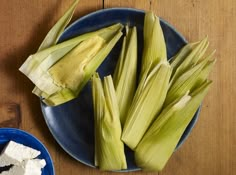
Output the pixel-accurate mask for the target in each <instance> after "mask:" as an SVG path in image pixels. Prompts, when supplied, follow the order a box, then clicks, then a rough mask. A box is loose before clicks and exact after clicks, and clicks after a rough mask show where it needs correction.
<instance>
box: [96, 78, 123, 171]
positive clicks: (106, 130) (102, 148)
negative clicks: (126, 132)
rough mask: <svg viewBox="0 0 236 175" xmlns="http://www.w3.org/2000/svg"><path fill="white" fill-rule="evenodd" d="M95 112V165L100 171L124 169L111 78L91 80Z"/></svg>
mask: <svg viewBox="0 0 236 175" xmlns="http://www.w3.org/2000/svg"><path fill="white" fill-rule="evenodd" d="M92 92H93V105H94V112H95V119H94V121H95V164H96V166H99V168H100V169H101V170H121V169H126V168H127V164H126V158H125V153H124V144H123V142H122V141H121V139H120V137H121V124H120V119H119V108H118V103H117V99H116V92H115V89H114V86H113V81H112V78H111V76H108V77H105V78H104V85H103V86H102V82H101V80H100V78H99V77H98V75H96V76H93V78H92Z"/></svg>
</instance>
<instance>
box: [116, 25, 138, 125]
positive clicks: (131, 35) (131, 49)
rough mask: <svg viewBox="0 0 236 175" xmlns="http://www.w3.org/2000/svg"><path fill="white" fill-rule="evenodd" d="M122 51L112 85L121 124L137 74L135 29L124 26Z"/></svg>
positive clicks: (128, 105)
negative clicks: (114, 90)
mask: <svg viewBox="0 0 236 175" xmlns="http://www.w3.org/2000/svg"><path fill="white" fill-rule="evenodd" d="M126 33H127V34H126V37H125V38H124V40H123V45H122V51H121V54H120V57H119V60H118V64H117V66H116V68H115V73H114V78H113V81H114V85H115V89H116V95H117V100H118V105H119V109H120V120H121V124H122V126H123V124H124V122H125V119H126V115H127V112H128V110H129V107H130V105H131V102H132V99H133V97H134V93H135V88H136V75H137V30H136V27H133V28H132V29H128V28H126Z"/></svg>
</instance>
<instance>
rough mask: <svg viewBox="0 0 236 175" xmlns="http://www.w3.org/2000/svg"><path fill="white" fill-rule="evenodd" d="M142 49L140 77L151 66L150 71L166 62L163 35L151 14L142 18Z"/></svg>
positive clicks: (154, 16) (158, 23) (156, 20)
mask: <svg viewBox="0 0 236 175" xmlns="http://www.w3.org/2000/svg"><path fill="white" fill-rule="evenodd" d="M143 35H144V48H143V57H142V67H141V77H142V75H143V73H144V72H145V70H146V69H148V68H149V67H150V65H151V69H152V68H153V67H155V65H157V64H158V63H159V62H160V61H166V60H167V51H166V44H165V39H164V35H163V32H162V28H161V25H160V21H159V18H158V17H157V16H156V15H155V14H154V13H153V12H147V13H146V14H145V18H144V31H143Z"/></svg>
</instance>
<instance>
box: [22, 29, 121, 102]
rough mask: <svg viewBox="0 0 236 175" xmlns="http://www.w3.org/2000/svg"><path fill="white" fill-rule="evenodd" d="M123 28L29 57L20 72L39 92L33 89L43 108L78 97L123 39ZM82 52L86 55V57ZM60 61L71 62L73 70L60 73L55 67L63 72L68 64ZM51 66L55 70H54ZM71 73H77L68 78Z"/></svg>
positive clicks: (78, 39)
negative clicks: (117, 43)
mask: <svg viewBox="0 0 236 175" xmlns="http://www.w3.org/2000/svg"><path fill="white" fill-rule="evenodd" d="M122 28H123V26H122V25H121V24H115V25H112V26H110V27H106V28H103V29H100V30H98V31H95V32H91V33H87V34H84V35H81V36H79V37H76V38H74V39H71V40H68V41H65V42H63V43H60V44H58V45H55V46H52V47H50V48H48V49H45V50H43V51H40V52H38V53H36V54H35V55H32V56H30V57H29V58H28V59H27V60H26V62H25V63H24V64H23V65H22V66H21V68H20V71H22V72H23V73H24V74H25V75H27V76H28V77H29V78H30V79H31V81H32V82H33V83H34V84H35V85H36V86H37V88H39V90H37V88H36V89H35V90H34V92H35V93H36V94H37V95H39V96H41V97H42V98H44V99H43V100H44V102H45V103H46V104H48V105H58V104H61V103H64V102H66V101H69V100H71V99H73V98H75V97H76V96H77V95H78V94H79V92H80V90H81V89H82V88H83V86H84V85H85V84H86V83H87V81H88V80H89V78H90V77H91V75H92V74H93V73H94V72H95V70H96V69H97V67H98V66H99V65H100V64H101V63H102V61H103V60H104V59H105V57H106V56H107V55H108V53H109V52H110V50H111V49H112V48H113V47H114V45H115V44H116V42H117V41H118V40H119V38H120V37H121V35H122V32H121V30H122ZM83 49H85V50H86V51H87V55H86V53H85V52H84V51H85V50H83ZM72 57H75V59H73V58H72ZM81 57H82V58H81ZM80 59H82V60H80ZM62 60H67V61H68V60H70V61H71V62H70V63H69V64H70V65H73V69H70V70H69V68H68V67H67V69H66V70H67V71H65V70H63V71H62V66H56V65H61V63H60V62H64V63H66V64H64V66H63V68H65V66H66V65H68V64H67V61H62ZM78 60H80V61H78ZM72 61H73V62H72ZM74 63H78V64H80V63H81V64H80V65H76V64H74ZM54 66H55V67H57V68H53V67H54ZM56 72H57V73H56ZM72 72H73V73H75V72H77V73H76V74H71V73H72ZM78 72H80V73H78ZM69 74H70V75H69ZM66 76H67V77H68V79H70V80H68V81H70V82H63V81H64V80H65V79H67V78H66ZM62 77H63V78H62ZM60 78H62V79H60ZM59 79H60V81H59ZM72 79H73V80H72ZM55 80H56V81H55ZM78 82H79V83H78ZM68 83H69V84H68ZM76 87H77V88H76Z"/></svg>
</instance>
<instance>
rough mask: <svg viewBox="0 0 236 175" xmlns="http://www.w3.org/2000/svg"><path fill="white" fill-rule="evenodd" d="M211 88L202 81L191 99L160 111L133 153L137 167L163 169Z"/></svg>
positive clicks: (183, 98) (183, 100) (181, 100)
mask: <svg viewBox="0 0 236 175" xmlns="http://www.w3.org/2000/svg"><path fill="white" fill-rule="evenodd" d="M210 84H211V81H205V82H204V83H203V84H202V85H201V86H199V87H198V88H197V89H196V90H194V91H193V92H192V93H190V95H188V94H186V95H184V96H183V97H182V98H179V99H178V100H176V101H174V102H173V103H171V104H170V105H169V106H167V107H166V108H165V109H163V111H162V112H161V114H160V115H159V116H158V118H157V119H156V120H155V121H154V123H153V124H152V125H151V127H150V128H149V129H148V131H147V132H146V134H145V135H144V137H143V138H142V140H141V142H140V143H139V144H138V146H137V148H136V149H135V160H136V163H137V165H138V166H139V167H141V168H142V169H144V170H151V171H161V170H162V169H163V167H164V166H165V164H166V162H167V161H168V159H169V158H170V156H171V154H172V153H173V152H174V150H175V147H176V145H177V143H178V141H179V139H180V137H181V136H182V134H183V132H184V131H185V128H186V127H187V126H188V124H189V122H190V121H191V119H192V117H193V116H194V113H195V112H196V110H197V108H198V107H199V105H200V103H201V102H202V100H203V98H204V97H205V95H206V94H207V92H208V90H209V86H210Z"/></svg>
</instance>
